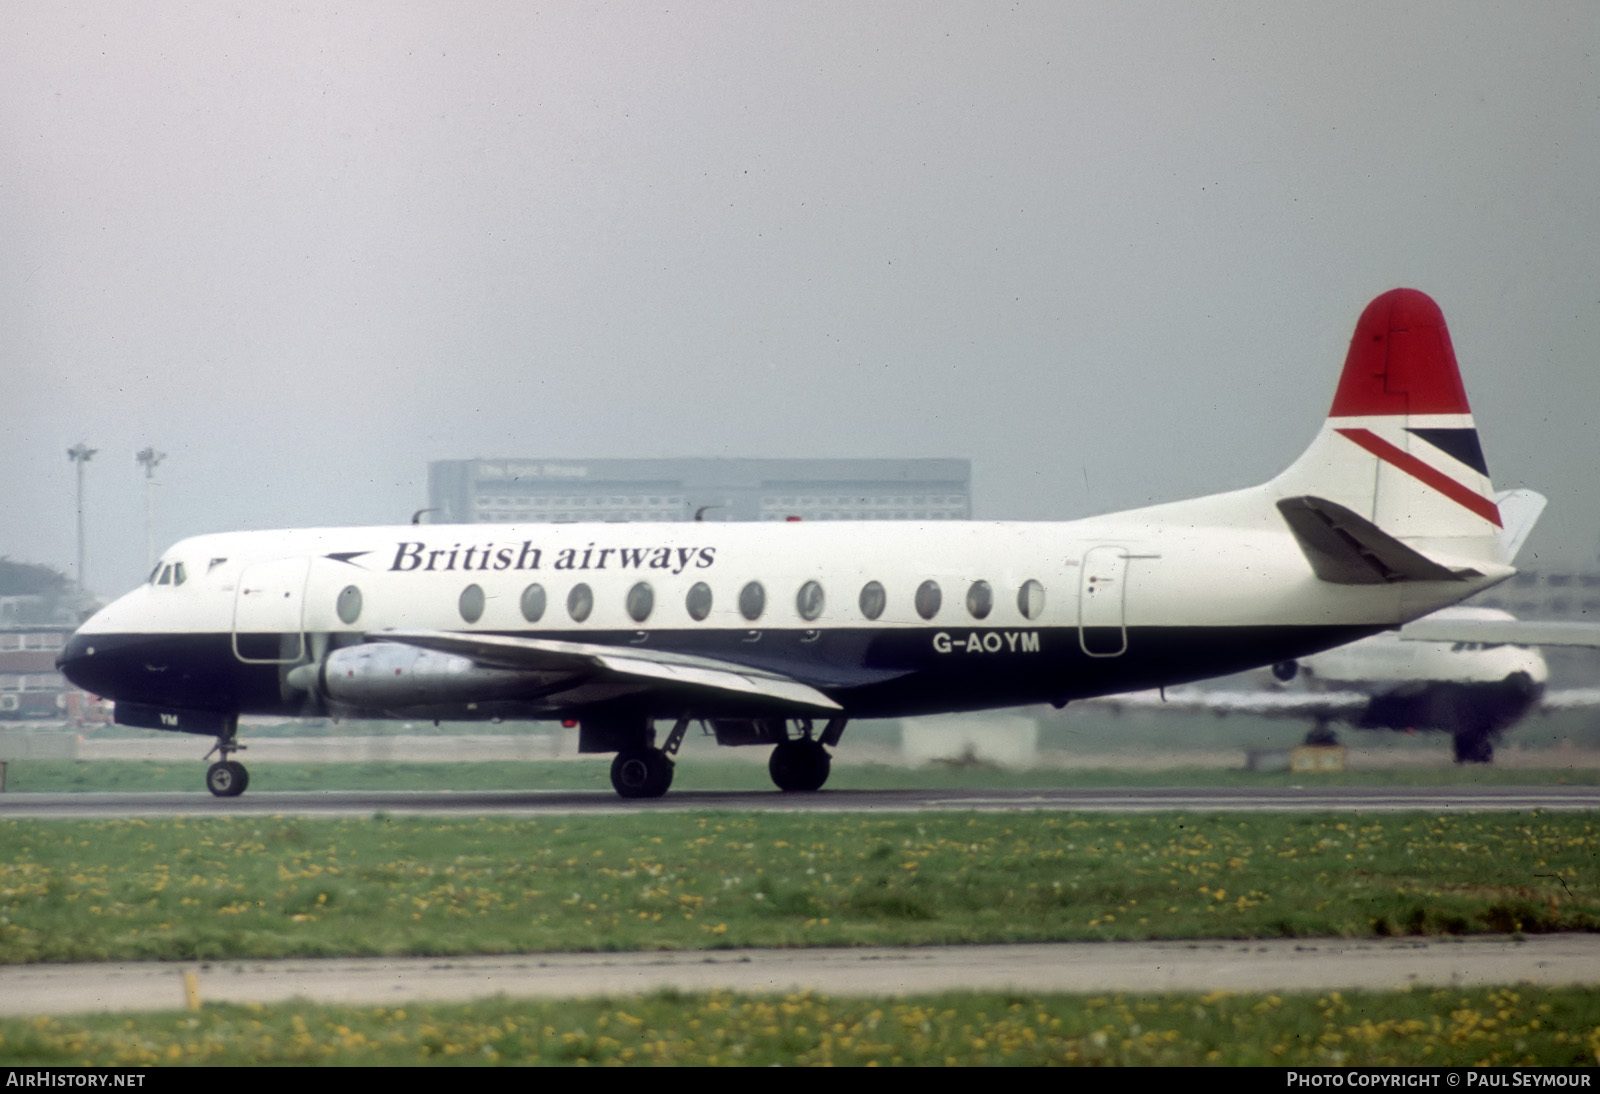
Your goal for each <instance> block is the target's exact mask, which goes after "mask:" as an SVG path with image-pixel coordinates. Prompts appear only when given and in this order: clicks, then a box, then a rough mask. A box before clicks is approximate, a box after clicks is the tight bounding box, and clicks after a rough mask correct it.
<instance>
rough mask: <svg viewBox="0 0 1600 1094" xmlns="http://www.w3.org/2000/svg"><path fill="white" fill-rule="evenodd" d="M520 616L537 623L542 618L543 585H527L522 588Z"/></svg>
mask: <svg viewBox="0 0 1600 1094" xmlns="http://www.w3.org/2000/svg"><path fill="white" fill-rule="evenodd" d="M522 618H524V619H526V620H527V621H528V622H529V623H537V622H539V620H541V619H543V618H544V586H543V585H537V584H535V585H529V586H528V587H527V588H526V589H523V590H522Z"/></svg>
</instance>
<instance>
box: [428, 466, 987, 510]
mask: <svg viewBox="0 0 1600 1094" xmlns="http://www.w3.org/2000/svg"><path fill="white" fill-rule="evenodd" d="M428 504H429V506H430V507H431V508H432V509H434V510H435V511H434V512H433V513H432V514H430V518H429V519H430V520H431V521H432V522H433V523H436V524H445V523H449V524H505V523H522V522H528V521H534V522H541V521H543V522H551V521H679V520H695V519H696V518H697V514H698V515H699V519H703V520H713V521H725V520H787V519H788V518H790V517H799V518H801V519H803V520H968V519H970V518H971V516H972V464H971V461H970V460H961V459H915V460H878V459H870V460H869V459H860V460H849V459H837V460H835V459H819V460H809V459H798V460H744V459H660V460H565V459H514V460H436V461H434V462H433V463H430V464H429V465H428Z"/></svg>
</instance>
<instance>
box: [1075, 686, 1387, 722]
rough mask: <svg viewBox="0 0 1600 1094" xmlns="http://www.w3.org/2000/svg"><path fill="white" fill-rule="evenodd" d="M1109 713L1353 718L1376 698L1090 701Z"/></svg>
mask: <svg viewBox="0 0 1600 1094" xmlns="http://www.w3.org/2000/svg"><path fill="white" fill-rule="evenodd" d="M1086 701H1087V702H1089V703H1092V704H1093V705H1095V706H1097V707H1101V708H1103V709H1107V710H1115V711H1123V710H1163V711H1175V712H1193V713H1202V714H1215V715H1218V716H1219V717H1222V716H1227V715H1230V714H1248V715H1254V716H1256V717H1261V718H1329V719H1332V718H1351V717H1354V716H1356V715H1359V714H1361V713H1362V712H1363V711H1365V710H1366V709H1367V706H1368V705H1369V704H1370V703H1371V702H1372V696H1370V695H1363V694H1362V693H1361V692H1359V691H1324V692H1311V691H1212V690H1207V689H1204V688H1169V689H1168V690H1167V693H1166V697H1165V698H1163V697H1162V694H1161V692H1159V691H1134V692H1129V693H1127V694H1125V695H1105V696H1101V697H1100V698H1098V699H1089V700H1086Z"/></svg>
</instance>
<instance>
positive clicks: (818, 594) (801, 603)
mask: <svg viewBox="0 0 1600 1094" xmlns="http://www.w3.org/2000/svg"><path fill="white" fill-rule="evenodd" d="M822 602H823V595H822V586H821V584H819V583H818V582H815V581H808V582H806V583H805V584H804V585H802V586H800V591H799V592H798V593H797V594H795V598H794V606H795V608H796V610H798V611H799V612H800V618H801V619H804V620H805V621H807V622H808V623H809V622H810V621H812V620H814V619H816V618H817V616H819V615H821V614H822Z"/></svg>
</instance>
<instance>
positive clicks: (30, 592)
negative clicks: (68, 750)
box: [0, 558, 106, 722]
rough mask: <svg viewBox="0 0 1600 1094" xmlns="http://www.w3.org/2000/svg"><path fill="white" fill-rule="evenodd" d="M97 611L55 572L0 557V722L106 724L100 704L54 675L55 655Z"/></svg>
mask: <svg viewBox="0 0 1600 1094" xmlns="http://www.w3.org/2000/svg"><path fill="white" fill-rule="evenodd" d="M97 606H98V605H96V604H94V603H93V602H92V601H87V600H83V599H82V598H81V597H80V596H79V595H78V594H77V593H76V592H75V591H74V590H73V588H72V583H71V582H70V581H68V580H67V578H66V576H65V575H63V574H62V573H60V572H59V571H57V570H53V569H51V568H49V567H48V566H38V565H33V564H31V563H24V562H13V561H12V560H10V559H8V558H0V722H7V721H13V720H17V719H40V720H46V721H63V720H66V721H75V722H96V721H105V720H106V714H105V710H104V706H103V704H98V703H96V702H95V701H93V700H91V699H90V698H89V697H88V696H87V695H85V694H84V693H83V692H82V691H80V690H78V689H77V688H75V687H73V686H72V685H71V684H69V683H67V680H66V678H65V677H63V676H62V675H61V674H60V673H59V672H57V671H56V654H58V653H60V652H61V647H62V646H64V645H65V644H66V641H67V638H68V637H69V636H70V635H71V634H72V632H73V630H74V629H75V628H76V627H77V624H78V620H79V619H81V618H84V617H85V616H86V615H87V613H88V612H89V611H90V610H92V609H93V608H94V607H97Z"/></svg>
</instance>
